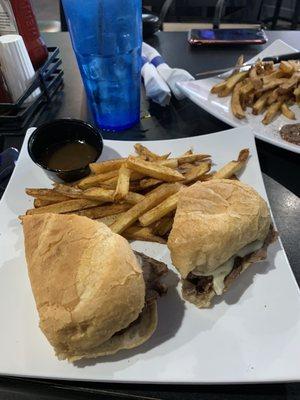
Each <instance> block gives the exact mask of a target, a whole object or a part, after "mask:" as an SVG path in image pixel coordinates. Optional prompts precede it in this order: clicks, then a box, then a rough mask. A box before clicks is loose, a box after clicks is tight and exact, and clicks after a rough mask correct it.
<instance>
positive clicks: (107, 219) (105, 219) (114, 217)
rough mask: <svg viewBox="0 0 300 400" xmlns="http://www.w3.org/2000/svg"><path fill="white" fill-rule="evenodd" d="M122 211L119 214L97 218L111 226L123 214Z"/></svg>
mask: <svg viewBox="0 0 300 400" xmlns="http://www.w3.org/2000/svg"><path fill="white" fill-rule="evenodd" d="M121 214H122V213H119V214H113V215H107V216H106V217H102V218H97V219H96V220H97V221H98V222H102V223H103V224H105V225H107V226H110V225H111V224H113V223H114V222H115V221H116V220H117V219H118V218H119V217H120V215H121Z"/></svg>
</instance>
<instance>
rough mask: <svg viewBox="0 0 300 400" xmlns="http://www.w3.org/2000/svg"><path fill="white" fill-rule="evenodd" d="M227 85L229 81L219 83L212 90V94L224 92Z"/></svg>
mask: <svg viewBox="0 0 300 400" xmlns="http://www.w3.org/2000/svg"><path fill="white" fill-rule="evenodd" d="M226 84H227V80H225V81H223V82H220V83H217V84H216V85H214V86H213V87H212V88H211V89H210V93H214V94H217V93H220V92H221V91H222V90H224V89H225V88H226Z"/></svg>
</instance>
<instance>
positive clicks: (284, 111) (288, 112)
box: [281, 103, 296, 119]
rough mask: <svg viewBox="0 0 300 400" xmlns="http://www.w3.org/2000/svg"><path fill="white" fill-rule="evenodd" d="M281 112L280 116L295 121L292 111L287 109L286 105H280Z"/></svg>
mask: <svg viewBox="0 0 300 400" xmlns="http://www.w3.org/2000/svg"><path fill="white" fill-rule="evenodd" d="M281 112H282V114H283V115H284V116H285V117H287V118H288V119H296V117H295V113H294V111H292V110H291V109H289V107H288V106H287V104H286V103H283V104H282V105H281Z"/></svg>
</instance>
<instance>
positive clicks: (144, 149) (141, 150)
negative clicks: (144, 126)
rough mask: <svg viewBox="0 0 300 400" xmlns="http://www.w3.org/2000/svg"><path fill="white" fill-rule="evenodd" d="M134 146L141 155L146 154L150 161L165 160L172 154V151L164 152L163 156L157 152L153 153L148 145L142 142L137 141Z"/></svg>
mask: <svg viewBox="0 0 300 400" xmlns="http://www.w3.org/2000/svg"><path fill="white" fill-rule="evenodd" d="M134 148H135V151H136V152H137V154H139V155H140V156H145V157H146V160H148V161H158V160H165V159H167V158H168V157H169V155H170V154H171V153H168V154H163V155H162V156H160V155H158V154H156V153H153V152H152V151H151V150H149V149H148V148H147V147H146V146H143V145H142V144H140V143H136V144H135V145H134Z"/></svg>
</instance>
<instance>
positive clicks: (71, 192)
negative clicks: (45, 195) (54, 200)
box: [53, 183, 84, 199]
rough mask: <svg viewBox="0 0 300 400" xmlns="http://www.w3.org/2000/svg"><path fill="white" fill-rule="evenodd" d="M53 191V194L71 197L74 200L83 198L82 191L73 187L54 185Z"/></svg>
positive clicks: (60, 184)
mask: <svg viewBox="0 0 300 400" xmlns="http://www.w3.org/2000/svg"><path fill="white" fill-rule="evenodd" d="M53 190H54V192H57V193H60V194H62V195H65V196H67V197H71V198H74V199H82V198H83V197H84V196H83V190H81V189H78V188H76V187H73V186H68V185H64V184H62V183H55V184H54V188H53Z"/></svg>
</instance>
